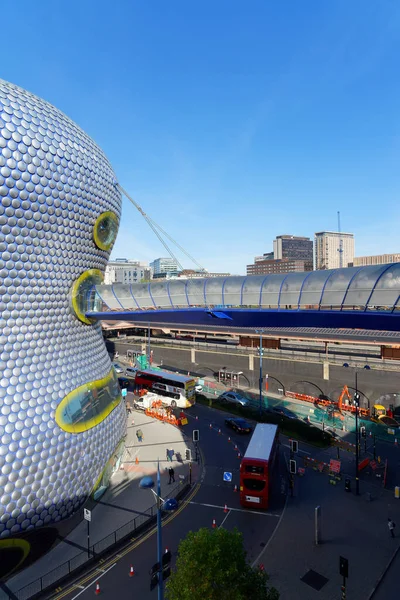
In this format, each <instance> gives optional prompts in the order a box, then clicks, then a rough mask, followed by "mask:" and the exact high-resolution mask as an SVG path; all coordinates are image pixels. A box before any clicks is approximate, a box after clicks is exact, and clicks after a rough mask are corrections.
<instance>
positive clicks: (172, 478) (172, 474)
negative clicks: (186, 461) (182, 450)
mask: <svg viewBox="0 0 400 600" xmlns="http://www.w3.org/2000/svg"><path fill="white" fill-rule="evenodd" d="M168 475H169V481H168V484H170V483H175V471H174V470H173V468H172V467H170V468H169V469H168Z"/></svg>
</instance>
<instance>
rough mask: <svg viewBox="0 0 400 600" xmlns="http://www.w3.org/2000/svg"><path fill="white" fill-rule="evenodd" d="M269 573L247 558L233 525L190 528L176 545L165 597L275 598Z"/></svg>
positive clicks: (176, 599)
mask: <svg viewBox="0 0 400 600" xmlns="http://www.w3.org/2000/svg"><path fill="white" fill-rule="evenodd" d="M267 582H268V575H267V574H266V573H265V572H264V571H260V570H259V569H258V568H256V569H253V568H252V567H251V566H250V565H249V564H248V563H247V561H246V551H245V549H244V547H243V538H242V534H241V533H240V532H239V531H238V530H237V529H235V530H234V531H227V530H226V529H222V528H221V529H207V528H203V529H199V530H198V531H196V532H193V531H191V532H189V534H188V535H187V537H186V538H185V539H184V540H182V541H181V542H180V544H179V548H178V558H177V561H176V566H175V569H174V571H173V573H172V575H171V577H170V579H169V580H168V582H167V586H166V597H167V599H168V600H249V599H250V598H251V600H278V598H279V593H278V592H277V591H276V590H275V589H274V588H268V586H267Z"/></svg>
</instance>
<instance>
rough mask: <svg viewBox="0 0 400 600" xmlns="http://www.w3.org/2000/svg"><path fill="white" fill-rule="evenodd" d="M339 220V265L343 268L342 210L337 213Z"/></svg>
mask: <svg viewBox="0 0 400 600" xmlns="http://www.w3.org/2000/svg"><path fill="white" fill-rule="evenodd" d="M337 220H338V232H339V248H338V252H339V267H340V268H341V269H342V268H343V238H342V230H341V228H340V211H339V210H338V213H337Z"/></svg>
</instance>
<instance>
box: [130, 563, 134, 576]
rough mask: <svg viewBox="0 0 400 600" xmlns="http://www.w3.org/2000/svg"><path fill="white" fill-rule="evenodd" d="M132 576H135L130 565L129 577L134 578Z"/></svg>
mask: <svg viewBox="0 0 400 600" xmlns="http://www.w3.org/2000/svg"><path fill="white" fill-rule="evenodd" d="M134 574H135V571H134V570H133V567H132V565H131V568H130V570H129V577H133V576H134Z"/></svg>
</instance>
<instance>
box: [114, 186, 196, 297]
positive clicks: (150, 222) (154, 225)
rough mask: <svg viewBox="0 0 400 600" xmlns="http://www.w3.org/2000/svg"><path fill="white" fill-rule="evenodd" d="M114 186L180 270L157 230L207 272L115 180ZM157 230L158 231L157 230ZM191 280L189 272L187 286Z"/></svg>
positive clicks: (175, 258)
mask: <svg viewBox="0 0 400 600" xmlns="http://www.w3.org/2000/svg"><path fill="white" fill-rule="evenodd" d="M114 185H115V187H117V188H118V189H119V190H120V192H122V193H123V194H124V196H126V198H128V200H129V201H130V202H131V203H132V204H133V206H134V207H135V208H136V209H137V210H138V211H139V212H140V214H141V215H142V217H143V218H144V219H145V221H146V222H147V224H148V225H149V227H151V229H152V230H153V232H154V233H155V234H156V236H157V237H158V239H159V240H160V242H161V243H162V245H163V246H164V248H165V249H166V251H167V252H168V254H169V255H170V256H171V258H172V259H173V260H175V262H176V263H177V265H178V267H179V268H180V270H181V271H183V270H184V269H183V266H182V265H181V263H180V261H179V260H178V259H177V257H176V256H175V254H174V253H173V252H172V250H171V248H170V247H169V246H168V244H167V243H166V242H165V240H164V239H163V238H162V236H161V235H160V233H159V231H161V232H162V233H163V234H164V235H165V236H166V237H167V238H168V239H169V240H170V241H171V242H172V243H173V244H175V246H177V247H178V248H179V249H180V250H181V251H182V252H183V253H184V254H185V255H186V256H187V257H188V258H189V259H190V260H191V261H192V262H193V263H195V264H196V265H197V266H198V267H199V269H200V270H201V271H202V272H204V273H205V274H206V273H207V271H206V269H205V268H204V267H202V266H201V265H200V264H199V263H198V262H197V260H195V259H194V258H193V257H192V256H191V255H190V254H189V253H188V252H186V250H185V249H184V248H182V246H181V245H180V244H178V242H177V241H176V240H174V239H173V238H172V237H171V236H170V235H169V234H168V233H167V232H166V231H164V229H163V228H162V227H160V225H158V224H157V223H156V222H155V221H154V220H153V219H152V218H151V217H149V216H148V215H147V214H146V213H145V212H144V210H143V209H142V207H141V206H140V204H138V203H137V202H136V201H135V200H134V199H133V198H132V197H131V196H130V195H129V194H128V192H127V191H126V190H125V189H124V188H123V187H122V186H121V185H120V184H119V183H118V182H115V184H114ZM158 230H159V231H158ZM192 282H193V278H192V277H191V275H190V274H189V278H188V286H189V285H190V284H191V283H192Z"/></svg>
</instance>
